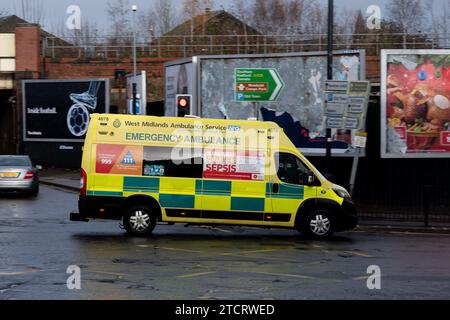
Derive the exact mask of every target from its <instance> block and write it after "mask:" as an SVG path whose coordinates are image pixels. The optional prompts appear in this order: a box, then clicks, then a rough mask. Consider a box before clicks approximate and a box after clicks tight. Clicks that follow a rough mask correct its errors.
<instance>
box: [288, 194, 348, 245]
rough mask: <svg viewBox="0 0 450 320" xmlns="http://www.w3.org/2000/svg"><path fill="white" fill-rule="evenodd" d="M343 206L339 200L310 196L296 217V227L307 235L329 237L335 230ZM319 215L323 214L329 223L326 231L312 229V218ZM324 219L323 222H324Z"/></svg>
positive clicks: (323, 217)
mask: <svg viewBox="0 0 450 320" xmlns="http://www.w3.org/2000/svg"><path fill="white" fill-rule="evenodd" d="M340 210H341V207H340V205H339V203H338V202H336V201H333V200H330V199H323V198H310V199H307V200H305V201H304V202H302V204H301V205H300V207H299V209H298V211H297V215H296V217H295V229H296V230H297V231H299V232H300V233H302V234H305V235H307V236H313V237H315V238H319V239H320V238H329V237H331V236H332V235H333V232H334V231H335V224H336V219H337V218H338V217H337V215H338V213H339V211H340ZM318 216H322V219H323V220H324V221H325V222H326V223H329V225H327V226H326V227H327V229H328V230H326V232H325V233H323V234H321V232H319V233H315V232H314V231H313V230H312V229H311V220H313V219H316V218H317V217H318ZM324 221H322V222H324Z"/></svg>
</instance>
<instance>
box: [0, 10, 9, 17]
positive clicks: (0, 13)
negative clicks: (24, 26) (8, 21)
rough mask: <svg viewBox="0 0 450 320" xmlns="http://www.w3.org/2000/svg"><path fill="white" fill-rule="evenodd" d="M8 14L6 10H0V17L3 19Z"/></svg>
mask: <svg viewBox="0 0 450 320" xmlns="http://www.w3.org/2000/svg"><path fill="white" fill-rule="evenodd" d="M7 14H8V10H6V9H3V8H0V17H4V16H6V15H7Z"/></svg>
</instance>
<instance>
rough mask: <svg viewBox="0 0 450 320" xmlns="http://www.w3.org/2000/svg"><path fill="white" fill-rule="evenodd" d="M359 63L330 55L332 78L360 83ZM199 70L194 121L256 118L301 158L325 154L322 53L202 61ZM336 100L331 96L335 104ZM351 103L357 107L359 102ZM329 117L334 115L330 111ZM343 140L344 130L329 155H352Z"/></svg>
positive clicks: (351, 55) (360, 57)
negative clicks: (280, 132)
mask: <svg viewBox="0 0 450 320" xmlns="http://www.w3.org/2000/svg"><path fill="white" fill-rule="evenodd" d="M364 61H365V59H364V53H363V52H357V51H353V52H346V53H339V54H338V53H336V55H335V57H334V67H333V78H334V79H335V80H341V81H358V80H361V79H364V70H365V67H364ZM200 67H201V71H200V72H201V97H200V98H201V103H200V105H201V114H199V116H201V117H202V118H211V119H224V118H227V119H236V120H247V119H249V118H257V119H259V120H262V121H271V122H275V123H277V124H278V125H279V126H280V127H282V128H283V129H284V131H285V132H286V134H287V135H288V137H289V138H290V140H291V141H292V142H293V143H294V145H295V146H296V147H297V148H298V149H299V150H300V151H301V152H302V153H304V154H307V155H325V147H326V138H325V135H326V123H325V122H324V87H325V81H326V80H327V57H326V54H322V53H305V54H301V55H300V54H299V55H297V56H296V55H292V56H287V55H285V56H271V57H258V56H255V57H252V56H250V57H248V58H245V57H242V58H240V57H230V58H227V57H223V58H222V57H212V58H208V57H206V58H205V57H202V58H201V59H200ZM244 75H245V76H246V77H244ZM338 98H339V97H338V96H336V100H335V101H336V102H337V101H338V100H337V99H338ZM354 102H355V103H354V104H355V105H361V103H360V101H354ZM332 103H333V101H331V104H332ZM331 104H330V111H331V108H332V107H333V106H332V105H331ZM336 106H337V105H336ZM355 111H357V110H355ZM335 112H340V110H338V108H336V110H335ZM336 125H337V126H342V125H341V124H335V126H336ZM348 126H352V127H356V126H359V123H348ZM346 135H348V134H347V131H346V132H342V133H340V134H339V135H338V134H337V135H336V139H334V140H333V142H332V152H333V154H342V155H348V156H352V155H354V154H355V152H354V150H355V149H354V148H353V147H352V144H351V141H348V140H346V139H341V136H346Z"/></svg>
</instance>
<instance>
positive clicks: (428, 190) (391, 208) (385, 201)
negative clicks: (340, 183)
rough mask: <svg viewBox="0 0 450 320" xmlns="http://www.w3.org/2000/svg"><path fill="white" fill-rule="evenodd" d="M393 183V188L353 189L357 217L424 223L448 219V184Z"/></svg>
mask: <svg viewBox="0 0 450 320" xmlns="http://www.w3.org/2000/svg"><path fill="white" fill-rule="evenodd" d="M394 187H396V188H397V189H396V190H394V189H393V188H392V186H387V185H361V186H359V187H358V188H357V189H356V190H355V194H354V198H355V200H356V203H357V207H358V213H359V215H360V217H361V218H364V219H366V220H387V221H402V222H411V223H417V224H421V225H424V226H429V225H436V224H449V223H450V188H449V187H446V186H437V185H412V186H409V187H406V186H400V185H399V186H394ZM387 189H391V190H387ZM363 194H364V195H363ZM368 194H369V195H370V196H369V197H368V196H367V195H368ZM362 198H364V199H362ZM399 199H404V200H403V201H399ZM406 199H407V200H406Z"/></svg>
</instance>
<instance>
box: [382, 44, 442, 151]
mask: <svg viewBox="0 0 450 320" xmlns="http://www.w3.org/2000/svg"><path fill="white" fill-rule="evenodd" d="M408 54H411V55H428V54H442V55H446V54H447V55H450V49H382V50H381V60H380V68H381V72H380V77H381V81H380V85H381V88H380V89H381V90H380V95H381V97H380V108H381V110H380V115H381V116H380V118H381V127H380V128H381V130H380V135H381V140H380V155H381V159H433V158H436V159H445V158H450V152H442V153H437V152H435V153H406V154H399V153H388V152H387V149H386V148H387V134H386V133H387V122H386V120H387V58H388V55H408Z"/></svg>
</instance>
